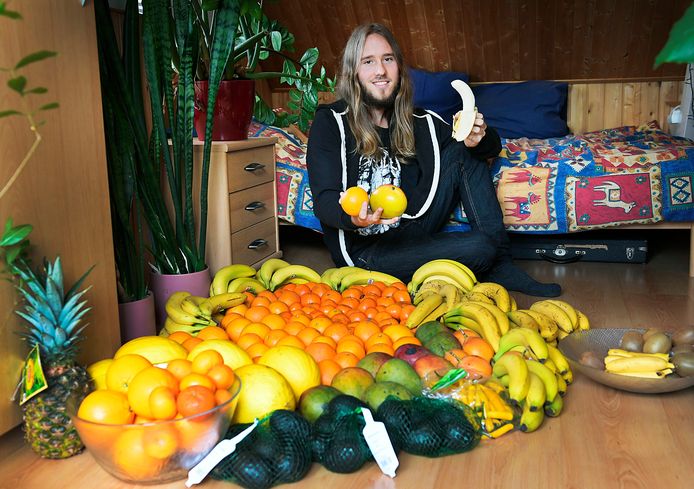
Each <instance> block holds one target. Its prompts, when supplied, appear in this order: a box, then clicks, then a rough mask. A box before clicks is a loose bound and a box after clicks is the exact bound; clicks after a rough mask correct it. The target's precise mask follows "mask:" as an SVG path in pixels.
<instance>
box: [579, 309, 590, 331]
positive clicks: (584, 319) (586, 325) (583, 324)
mask: <svg viewBox="0 0 694 489" xmlns="http://www.w3.org/2000/svg"><path fill="white" fill-rule="evenodd" d="M576 314H577V315H578V329H579V331H586V330H588V329H590V321H589V320H588V316H586V315H585V314H583V313H582V312H581V311H579V310H578V309H576Z"/></svg>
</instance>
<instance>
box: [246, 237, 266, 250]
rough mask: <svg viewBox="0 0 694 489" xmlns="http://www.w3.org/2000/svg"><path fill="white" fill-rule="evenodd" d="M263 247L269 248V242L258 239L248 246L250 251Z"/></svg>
mask: <svg viewBox="0 0 694 489" xmlns="http://www.w3.org/2000/svg"><path fill="white" fill-rule="evenodd" d="M263 246H267V240H266V239H263V238H258V239H254V240H253V241H251V242H250V244H249V245H248V249H249V250H257V249H258V248H262V247H263Z"/></svg>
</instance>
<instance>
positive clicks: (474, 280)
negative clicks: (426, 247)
mask: <svg viewBox="0 0 694 489" xmlns="http://www.w3.org/2000/svg"><path fill="white" fill-rule="evenodd" d="M433 261H440V262H444V263H450V264H451V265H454V266H456V267H458V268H460V269H461V270H462V271H463V272H465V273H466V274H467V275H468V277H470V280H472V284H473V286H474V284H476V283H477V277H475V272H473V271H472V270H470V268H469V267H468V266H467V265H465V264H463V263H460V262H459V261H455V260H449V259H447V258H439V259H438V260H433Z"/></svg>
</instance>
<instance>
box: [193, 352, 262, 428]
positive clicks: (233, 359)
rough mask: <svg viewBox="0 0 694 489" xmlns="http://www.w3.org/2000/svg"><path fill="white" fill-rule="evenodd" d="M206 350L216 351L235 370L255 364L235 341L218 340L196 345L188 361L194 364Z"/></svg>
mask: <svg viewBox="0 0 694 489" xmlns="http://www.w3.org/2000/svg"><path fill="white" fill-rule="evenodd" d="M205 350H216V351H217V352H218V353H219V354H220V355H222V358H224V364H225V365H228V366H229V367H231V368H232V369H234V370H236V369H237V368H239V367H242V366H244V365H249V364H251V363H253V360H251V357H250V356H249V355H248V353H246V351H245V350H244V349H243V348H241V347H240V346H238V345H237V344H236V343H234V342H233V341H230V340H216V339H210V340H205V341H203V342H202V343H198V344H197V345H195V346H194V347H193V349H192V350H190V353H188V360H190V361H191V362H192V361H193V359H194V358H195V357H197V356H198V355H199V354H200V352H203V351H205ZM251 421H252V420H251Z"/></svg>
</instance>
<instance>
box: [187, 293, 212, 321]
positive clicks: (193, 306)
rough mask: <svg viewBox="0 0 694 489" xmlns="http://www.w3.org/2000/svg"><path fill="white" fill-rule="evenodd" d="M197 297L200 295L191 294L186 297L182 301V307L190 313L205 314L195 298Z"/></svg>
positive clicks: (194, 314)
mask: <svg viewBox="0 0 694 489" xmlns="http://www.w3.org/2000/svg"><path fill="white" fill-rule="evenodd" d="M196 297H198V296H193V295H189V296H187V297H186V298H184V299H183V300H182V301H181V303H180V304H181V309H182V310H183V312H187V313H188V314H192V315H193V316H204V315H205V314H204V313H203V311H202V310H201V309H200V306H199V305H198V302H197V300H196V299H195V298H196ZM203 299H204V298H203ZM208 317H209V315H208Z"/></svg>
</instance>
